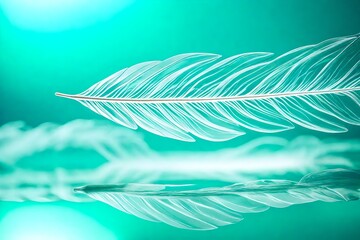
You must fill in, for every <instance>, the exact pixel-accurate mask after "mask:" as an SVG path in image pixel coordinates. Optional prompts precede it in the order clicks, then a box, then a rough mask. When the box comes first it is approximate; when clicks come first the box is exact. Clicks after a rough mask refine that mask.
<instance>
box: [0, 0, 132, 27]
mask: <svg viewBox="0 0 360 240" xmlns="http://www.w3.org/2000/svg"><path fill="white" fill-rule="evenodd" d="M130 2H131V0H121V1H119V0H76V1H74V0H0V6H1V8H2V9H3V11H4V13H5V14H6V16H7V17H8V19H9V20H10V21H11V22H12V24H14V25H16V26H18V27H20V28H25V29H31V30H36V31H46V32H48V31H51V32H54V31H63V30H69V29H74V28H81V27H85V26H88V25H91V24H94V23H96V22H98V21H103V20H106V19H109V18H111V17H112V16H114V15H115V14H116V13H118V12H119V11H120V10H121V9H123V8H124V7H125V6H127V5H128V4H129V3H130Z"/></svg>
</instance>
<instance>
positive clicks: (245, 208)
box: [75, 169, 360, 230]
mask: <svg viewBox="0 0 360 240" xmlns="http://www.w3.org/2000/svg"><path fill="white" fill-rule="evenodd" d="M359 188H360V173H359V172H357V171H352V170H344V169H333V170H326V171H322V172H318V173H313V174H308V175H306V176H305V177H303V178H302V179H301V180H300V181H299V182H294V181H288V180H259V181H254V182H249V183H246V184H241V183H238V184H233V185H230V186H225V187H211V188H209V187H207V188H201V187H199V186H196V185H160V184H124V185H93V186H91V185H90V186H85V187H80V188H76V189H75V190H76V191H78V192H83V193H86V194H88V195H89V196H90V197H92V198H94V199H96V200H99V201H102V202H105V203H107V204H109V205H111V206H113V207H115V208H117V209H119V210H121V211H123V212H126V213H129V214H132V215H135V216H137V217H140V218H143V219H145V220H149V221H154V222H164V223H166V224H169V225H171V226H174V227H177V228H184V229H192V230H210V229H214V228H217V227H219V226H224V225H229V224H232V223H236V222H239V221H241V220H242V219H243V216H242V214H243V213H257V212H263V211H265V210H267V209H269V208H270V207H275V208H284V207H288V206H290V205H293V204H303V203H308V202H314V201H325V202H334V201H348V200H358V199H359V197H360V192H359ZM309 214H311V213H309Z"/></svg>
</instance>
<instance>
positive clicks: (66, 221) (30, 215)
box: [0, 206, 116, 240]
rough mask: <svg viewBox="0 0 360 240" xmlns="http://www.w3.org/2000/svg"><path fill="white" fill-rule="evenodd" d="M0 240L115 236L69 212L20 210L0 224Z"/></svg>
mask: <svg viewBox="0 0 360 240" xmlns="http://www.w3.org/2000/svg"><path fill="white" fill-rule="evenodd" d="M0 239H6V240H49V239H51V240H72V239H87V240H98V239H107V240H115V239H116V238H115V236H114V235H113V234H112V233H111V232H110V231H109V230H108V229H106V228H105V227H103V226H102V225H100V224H99V223H97V222H96V221H94V220H93V219H91V218H89V217H87V216H85V215H83V214H81V213H79V212H76V211H74V210H72V209H70V208H65V207H58V206H32V207H22V208H18V209H15V210H13V211H11V212H9V213H8V214H7V215H5V217H4V218H3V219H2V220H1V221H0Z"/></svg>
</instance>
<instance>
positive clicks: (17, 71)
mask: <svg viewBox="0 0 360 240" xmlns="http://www.w3.org/2000/svg"><path fill="white" fill-rule="evenodd" d="M58 1H59V0H58ZM6 2H7V1H6V0H0V3H1V5H0V7H1V9H0V125H3V124H5V123H7V122H12V121H17V120H22V121H25V122H26V123H27V124H29V125H30V126H34V127H35V126H37V125H39V124H41V123H44V122H56V123H66V122H68V121H71V120H73V119H78V118H83V119H101V118H102V117H101V116H98V115H96V114H95V113H93V112H91V111H90V110H88V109H86V108H85V107H83V106H81V105H80V104H78V103H76V102H74V101H70V100H67V99H61V98H57V97H55V96H54V93H55V92H56V91H60V92H64V93H70V94H71V93H79V92H81V91H83V90H85V89H87V88H88V87H89V86H91V85H92V84H94V83H96V82H98V81H99V80H101V79H103V78H105V77H107V76H108V75H110V74H112V73H114V72H116V71H118V70H120V69H122V68H125V67H128V66H131V65H133V64H136V63H139V62H143V61H149V60H161V59H165V58H168V57H171V56H173V55H176V54H180V53H186V52H211V53H218V54H222V55H224V56H231V55H235V54H239V53H242V52H252V51H266V52H274V53H275V54H282V53H285V52H286V51H289V50H291V49H294V48H296V47H300V46H304V45H309V44H314V43H318V42H320V41H323V40H326V39H329V38H332V37H338V36H345V35H351V34H355V33H358V32H359V24H360V14H359V12H360V2H359V1H355V0H354V1H351V0H338V1H333V0H329V1H325V0H317V1H313V0H303V1H281V0H273V1H270V0H269V1H265V0H259V1H251V0H248V1H243V0H238V1H236V0H233V1H229V0H211V1H209V0H194V1H190V0H183V1H165V0H163V1H160V0H155V1H144V0H132V1H129V2H127V3H126V4H125V5H124V6H122V7H120V8H119V9H118V10H117V11H115V10H114V11H109V9H111V8H112V5H111V4H107V5H104V7H102V8H98V9H99V11H103V13H104V14H105V15H106V14H107V16H106V17H104V16H101V17H97V18H96V16H97V15H96V14H98V11H94V10H91V11H92V12H89V11H90V10H89V9H88V7H89V6H88V5H86V4H85V5H84V6H83V7H82V8H79V9H77V11H74V12H70V13H68V14H67V15H64V16H60V17H64V19H61V18H56V15H54V16H52V17H53V18H51V19H52V20H51V21H44V20H43V19H41V16H40V15H38V14H39V13H37V12H34V11H32V10H21V11H19V12H16V4H15V5H14V6H15V7H13V8H12V10H11V11H10V10H9V8H7V7H6V6H7V5H6ZM14 2H19V4H20V3H21V1H14ZM106 2H109V1H106ZM114 4H115V3H114ZM106 6H107V7H106ZM97 7H98V6H97ZM14 9H15V10H14ZM22 9H23V8H22ZM24 14H26V15H29V16H28V19H33V18H35V16H36V15H38V16H40V17H39V19H40V20H39V21H33V22H31V24H33V25H31V24H30V23H29V22H26V21H27V20H26V19H27V18H24V19H25V20H22V19H23V18H22V17H23V16H24ZM42 14H43V13H42ZM50 14H56V11H53V12H49V16H48V17H49V18H50ZM74 14H75V15H77V16H78V17H73V16H74ZM104 14H103V15H104ZM81 16H83V17H81ZM65 18H66V19H65ZM92 18H94V19H92ZM95 18H96V19H95ZM45 20H46V16H45ZM70 20H71V21H70ZM95 20H96V21H95ZM22 21H23V22H22ZM24 21H25V22H24ZM25 23H26V24H25ZM60 23H61V24H63V25H61V24H60ZM52 24H54V25H53V28H52ZM348 128H349V132H347V133H343V134H337V135H336V136H334V135H331V134H326V133H317V132H313V131H309V130H306V129H303V128H300V127H298V128H296V129H295V130H293V131H289V132H284V133H280V134H277V136H281V137H285V138H289V139H292V138H294V137H296V136H298V135H304V134H313V135H316V136H317V137H319V138H329V137H332V138H333V137H337V138H339V139H344V138H359V135H360V134H359V133H360V132H359V131H360V130H359V128H358V127H351V126H349V127H348ZM137 131H139V132H140V133H141V134H143V135H144V137H145V140H146V141H147V142H148V144H149V145H150V146H151V147H152V148H154V149H157V150H158V151H169V150H192V151H205V150H215V149H221V148H224V147H234V146H239V145H241V144H242V143H244V142H247V141H249V140H250V139H252V138H254V137H257V136H259V134H255V133H250V134H247V135H246V136H244V137H239V138H237V139H234V140H231V141H228V142H224V143H212V142H206V141H203V140H197V142H195V143H185V142H179V141H175V140H171V139H166V138H162V137H159V136H155V135H153V134H151V133H148V132H145V131H143V130H141V129H139V130H137ZM29 206H39V207H42V206H43V207H44V208H46V207H48V206H54V207H55V208H56V207H65V208H71V209H74V210H76V211H78V212H80V213H81V214H83V215H85V216H88V217H90V218H92V219H95V220H96V221H97V222H98V223H99V224H101V225H102V226H104V227H105V228H107V229H108V230H109V231H110V232H112V233H113V234H114V235H115V236H117V237H118V238H119V239H318V238H324V239H359V238H360V202H350V203H332V204H329V203H314V204H306V205H301V206H294V207H289V208H286V209H271V210H269V211H267V212H264V213H259V214H248V215H246V216H245V220H244V221H242V222H240V223H238V224H235V225H231V226H227V227H223V228H220V229H218V230H214V231H207V232H194V231H186V230H181V229H175V228H173V227H169V226H166V225H165V224H161V223H151V222H146V221H144V220H141V219H138V218H136V217H133V216H129V215H126V214H124V213H121V212H119V211H117V210H115V209H113V208H111V207H109V206H107V205H105V204H102V203H67V202H56V203H34V202H24V203H13V202H0V224H1V220H2V219H4V218H5V217H6V215H7V214H9V213H10V212H11V211H13V210H14V209H19V208H27V207H29ZM32 217H33V218H34V219H36V218H37V216H36V212H34V215H33V216H32ZM29 224H31V220H30V219H29ZM63 224H64V226H59V227H60V228H61V227H66V224H67V222H66V221H65V220H64V222H63ZM72 224H73V223H72ZM74 224H76V223H74ZM78 227H79V228H83V229H82V230H83V231H84V232H86V231H88V230H87V229H86V226H83V225H81V224H79V226H78ZM19 228H20V229H19V231H21V226H19ZM0 229H1V228H0ZM1 234H2V233H1V232H0V239H5V240H6V238H5V236H2V235H1ZM68 239H73V238H71V236H68ZM98 239H101V238H98Z"/></svg>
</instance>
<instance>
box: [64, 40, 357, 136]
mask: <svg viewBox="0 0 360 240" xmlns="http://www.w3.org/2000/svg"><path fill="white" fill-rule="evenodd" d="M359 90H360V41H359V35H355V36H348V37H340V38H334V39H330V40H327V41H324V42H321V43H319V44H317V45H311V46H305V47H301V48H298V49H295V50H292V51H290V52H288V53H285V54H283V55H281V56H279V57H273V56H272V54H270V53H263V52H255V53H244V54H240V55H236V56H232V57H228V58H222V57H221V56H220V55H216V54H209V53H189V54H182V55H177V56H174V57H172V58H169V59H166V60H164V61H153V62H145V63H140V64H137V65H134V66H132V67H129V68H126V69H123V70H121V71H119V72H117V73H115V74H113V75H111V76H110V77H108V78H106V79H104V80H102V81H100V82H99V83H97V84H95V85H93V86H92V87H90V88H89V89H88V90H86V91H84V92H82V93H81V94H77V95H67V94H61V93H57V95H58V96H62V97H66V98H72V99H75V100H77V101H79V102H80V103H81V104H83V105H84V106H86V107H88V108H90V109H91V110H92V111H94V112H96V113H98V114H100V115H102V116H104V117H106V118H108V119H110V120H112V121H114V122H116V123H119V124H121V125H124V126H126V127H129V128H133V129H135V128H137V126H140V127H142V128H144V129H145V130H147V131H150V132H152V133H155V134H158V135H161V136H165V137H170V138H174V139H179V140H183V141H194V139H193V137H192V136H191V135H195V136H197V137H199V138H203V139H206V140H210V141H225V140H229V139H232V138H234V137H237V136H240V135H243V134H245V133H246V132H247V131H258V132H270V133H271V132H279V131H285V130H288V129H292V128H293V127H294V124H296V125H300V126H302V127H305V128H309V129H313V130H317V131H322V132H330V133H335V132H344V131H347V129H346V124H353V125H359V124H360V116H359V113H360V97H359Z"/></svg>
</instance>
